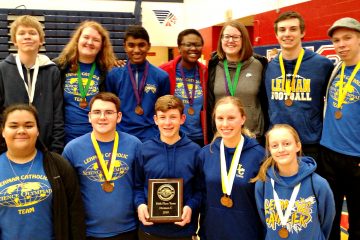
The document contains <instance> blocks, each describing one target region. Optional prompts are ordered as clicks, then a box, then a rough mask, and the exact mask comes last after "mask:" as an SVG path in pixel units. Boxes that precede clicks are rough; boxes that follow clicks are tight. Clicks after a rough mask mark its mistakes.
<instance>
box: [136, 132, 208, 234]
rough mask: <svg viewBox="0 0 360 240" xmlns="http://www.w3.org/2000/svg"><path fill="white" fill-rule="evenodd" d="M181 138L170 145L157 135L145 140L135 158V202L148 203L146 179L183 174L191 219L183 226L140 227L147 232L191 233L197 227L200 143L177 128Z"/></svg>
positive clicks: (155, 225)
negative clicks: (198, 155) (198, 154)
mask: <svg viewBox="0 0 360 240" xmlns="http://www.w3.org/2000/svg"><path fill="white" fill-rule="evenodd" d="M180 136H181V139H180V140H179V141H177V142H176V143H174V144H173V145H168V144H166V143H164V142H162V141H161V140H160V135H159V134H158V135H157V136H156V137H154V138H152V139H150V140H148V141H146V142H144V143H143V144H142V146H141V147H140V151H139V154H138V158H137V161H136V162H135V200H134V201H135V206H136V207H139V205H140V204H147V201H148V200H147V196H148V180H149V179H160V178H182V179H183V181H184V188H183V191H184V192H183V197H184V198H183V203H184V206H186V205H187V206H189V207H190V208H191V210H192V219H191V222H190V223H189V224H186V225H185V226H184V227H181V226H178V225H175V224H174V223H162V224H154V225H152V226H144V225H143V224H141V223H140V228H141V229H142V230H143V231H144V232H147V233H150V234H152V235H156V236H166V237H190V236H192V235H194V234H195V232H196V229H197V220H198V212H199V208H200V203H201V197H202V195H201V192H200V189H201V183H200V172H199V165H198V162H197V158H196V156H197V153H198V151H199V150H200V147H199V145H197V144H196V143H194V142H192V141H191V140H190V139H189V138H188V137H187V136H186V135H185V134H183V133H182V132H180Z"/></svg>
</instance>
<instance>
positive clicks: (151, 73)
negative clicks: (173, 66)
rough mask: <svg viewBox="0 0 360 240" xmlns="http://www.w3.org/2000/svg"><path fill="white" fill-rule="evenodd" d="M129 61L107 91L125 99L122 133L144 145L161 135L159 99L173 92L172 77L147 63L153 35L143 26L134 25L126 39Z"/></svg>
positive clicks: (108, 82)
mask: <svg viewBox="0 0 360 240" xmlns="http://www.w3.org/2000/svg"><path fill="white" fill-rule="evenodd" d="M124 45H125V46H124V48H125V52H126V54H127V56H128V62H127V63H126V65H125V66H124V67H120V68H114V69H113V70H111V71H110V72H109V74H108V75H107V77H106V81H105V82H106V90H107V91H110V92H113V93H115V94H116V95H118V97H119V98H120V100H121V109H122V113H123V115H122V121H121V124H119V125H118V129H119V130H120V131H123V132H126V133H129V134H131V135H134V136H136V137H137V138H139V139H140V140H141V141H142V142H144V141H146V140H148V139H151V138H152V137H153V136H154V135H156V134H157V133H158V129H157V127H156V125H155V123H154V119H153V116H154V105H155V102H156V100H157V99H158V98H159V97H161V96H163V95H165V94H169V93H170V81H169V76H168V74H167V73H166V72H165V71H164V70H162V69H160V68H158V67H155V66H154V65H152V64H150V63H149V62H148V61H147V60H146V54H147V53H148V52H149V50H150V46H151V44H150V40H149V35H148V33H147V31H146V30H145V28H143V27H141V26H130V27H129V28H128V29H127V30H126V32H125V37H124Z"/></svg>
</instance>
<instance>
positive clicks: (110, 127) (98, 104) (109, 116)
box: [89, 99, 121, 142]
mask: <svg viewBox="0 0 360 240" xmlns="http://www.w3.org/2000/svg"><path fill="white" fill-rule="evenodd" d="M120 121H121V113H120V112H118V110H117V109H116V106H115V104H114V103H112V102H108V101H103V100H100V99H96V100H95V101H94V102H93V104H92V106H91V111H90V113H89V122H90V123H91V126H92V127H93V132H94V134H95V137H96V139H97V140H100V141H104V142H105V141H111V140H113V138H114V136H115V131H116V124H117V123H119V122H120Z"/></svg>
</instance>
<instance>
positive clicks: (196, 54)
mask: <svg viewBox="0 0 360 240" xmlns="http://www.w3.org/2000/svg"><path fill="white" fill-rule="evenodd" d="M202 48H203V43H202V40H201V38H200V37H199V36H197V35H195V34H188V35H185V36H184V37H183V38H182V41H181V45H180V46H179V51H180V54H181V57H182V60H183V65H184V66H185V67H187V66H188V67H193V66H194V65H195V64H196V62H197V60H198V59H199V58H200V57H201V53H202Z"/></svg>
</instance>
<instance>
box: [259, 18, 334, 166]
mask: <svg viewBox="0 0 360 240" xmlns="http://www.w3.org/2000/svg"><path fill="white" fill-rule="evenodd" d="M274 28H275V34H276V38H277V40H278V42H279V44H280V47H281V52H280V54H278V55H277V56H276V57H275V58H274V59H273V60H272V61H271V62H269V65H268V67H267V69H266V72H265V88H266V94H267V98H268V103H269V108H268V111H269V118H270V127H271V126H272V125H274V124H278V123H287V124H289V125H291V126H293V127H294V128H295V129H296V130H297V132H298V133H299V135H300V138H301V142H302V144H303V152H304V154H305V155H309V156H312V157H314V158H315V159H317V157H318V152H319V142H320V137H321V130H322V120H323V119H322V110H323V106H324V96H325V91H326V84H327V81H328V79H329V77H330V74H331V71H332V69H333V64H332V62H331V61H330V60H329V59H327V58H325V57H322V56H320V55H318V54H316V53H314V52H313V51H310V50H307V49H304V48H303V47H302V44H301V39H302V38H303V37H304V36H305V23H304V19H303V18H302V16H301V15H300V14H299V13H297V12H284V13H282V14H281V15H280V16H279V17H278V18H277V19H276V20H275V23H274Z"/></svg>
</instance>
